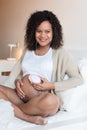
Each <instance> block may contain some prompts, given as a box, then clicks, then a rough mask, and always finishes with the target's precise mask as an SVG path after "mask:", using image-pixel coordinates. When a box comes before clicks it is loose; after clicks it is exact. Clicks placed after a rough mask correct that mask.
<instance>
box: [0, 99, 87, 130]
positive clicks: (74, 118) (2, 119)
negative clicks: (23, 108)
mask: <svg viewBox="0 0 87 130" xmlns="http://www.w3.org/2000/svg"><path fill="white" fill-rule="evenodd" d="M46 120H48V124H47V125H46V126H40V125H35V124H32V123H29V122H26V121H23V120H21V119H18V118H16V117H14V114H13V108H12V106H11V104H10V103H9V102H7V101H5V100H3V99H0V130H44V129H45V130H65V128H67V130H71V128H74V127H75V130H85V128H86V130H87V112H85V113H84V112H82V113H76V112H72V113H71V112H64V111H60V112H58V113H57V114H55V115H54V116H51V117H46ZM83 128H84V129H83Z"/></svg>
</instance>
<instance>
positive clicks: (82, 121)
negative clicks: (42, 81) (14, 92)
mask: <svg viewBox="0 0 87 130" xmlns="http://www.w3.org/2000/svg"><path fill="white" fill-rule="evenodd" d="M69 51H70V53H71V54H72V55H73V56H74V57H75V60H76V62H77V64H78V66H79V69H80V71H81V74H82V76H83V78H84V84H83V85H80V86H77V88H75V89H71V90H68V91H65V92H62V93H60V96H61V97H62V98H63V99H64V105H63V107H62V109H61V111H59V112H58V113H57V114H55V115H54V116H51V117H46V120H48V124H47V125H45V126H40V125H35V124H32V123H28V122H26V121H23V120H20V119H18V118H16V117H14V114H13V108H12V107H11V104H10V103H9V102H6V101H5V100H3V99H0V130H44V129H45V130H66V129H67V130H87V101H86V99H87V51H86V50H85V51H81V50H69ZM7 78H8V76H0V83H1V84H2V83H3V82H4V81H5V80H6V79H7ZM82 88H83V89H82ZM67 95H68V96H67ZM67 102H68V105H67ZM80 103H82V105H80ZM79 106H80V107H79ZM65 108H66V110H65ZM3 113H4V114H3Z"/></svg>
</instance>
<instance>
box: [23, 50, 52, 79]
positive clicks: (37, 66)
mask: <svg viewBox="0 0 87 130" xmlns="http://www.w3.org/2000/svg"><path fill="white" fill-rule="evenodd" d="M22 70H23V76H25V75H26V74H35V75H39V76H42V77H44V78H46V79H47V80H49V81H51V78H52V71H53V60H52V48H50V49H49V51H48V52H47V53H46V54H45V55H43V56H38V55H36V54H35V52H34V51H26V53H25V56H24V58H23V60H22Z"/></svg>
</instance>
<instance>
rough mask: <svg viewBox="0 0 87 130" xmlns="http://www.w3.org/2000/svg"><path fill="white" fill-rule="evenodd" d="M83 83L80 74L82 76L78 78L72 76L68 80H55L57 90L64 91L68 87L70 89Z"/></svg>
mask: <svg viewBox="0 0 87 130" xmlns="http://www.w3.org/2000/svg"><path fill="white" fill-rule="evenodd" d="M82 83H83V78H82V77H81V76H80V77H77V78H76V77H72V78H69V79H67V80H63V81H60V82H55V83H54V86H55V91H56V92H59V91H64V90H67V89H70V88H74V87H77V86H79V85H80V84H82Z"/></svg>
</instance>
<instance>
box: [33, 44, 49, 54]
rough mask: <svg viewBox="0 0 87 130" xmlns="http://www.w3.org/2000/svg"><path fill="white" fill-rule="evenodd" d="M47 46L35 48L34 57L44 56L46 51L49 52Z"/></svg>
mask: <svg viewBox="0 0 87 130" xmlns="http://www.w3.org/2000/svg"><path fill="white" fill-rule="evenodd" d="M49 48H50V47H49V46H48V47H47V46H46V47H39V48H37V49H36V50H35V54H36V55H41V56H42V55H45V54H46V53H47V52H48V50H49Z"/></svg>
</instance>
